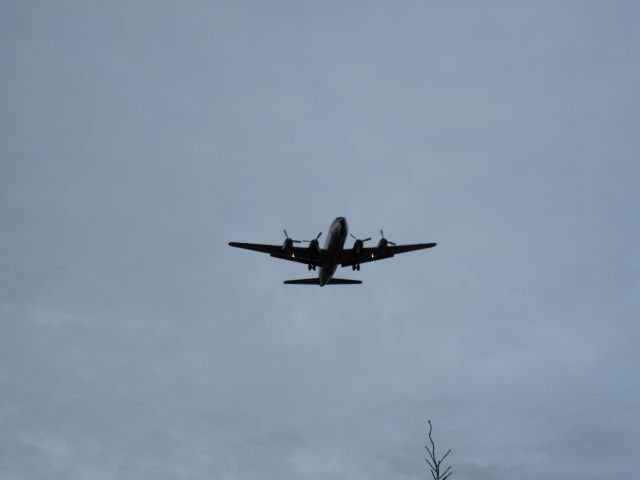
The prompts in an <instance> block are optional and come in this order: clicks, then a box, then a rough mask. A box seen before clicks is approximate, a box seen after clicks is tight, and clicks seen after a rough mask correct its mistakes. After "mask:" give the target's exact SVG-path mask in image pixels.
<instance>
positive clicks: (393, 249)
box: [339, 243, 436, 267]
mask: <svg viewBox="0 0 640 480" xmlns="http://www.w3.org/2000/svg"><path fill="white" fill-rule="evenodd" d="M435 246H436V244H435V243H414V244H410V245H388V246H387V247H386V248H385V249H384V250H379V249H378V247H368V248H363V249H362V250H361V251H360V252H359V253H356V252H354V251H353V249H347V250H343V251H342V256H341V258H340V260H339V262H340V265H341V266H342V267H349V266H351V265H359V264H361V263H367V262H375V261H376V260H384V259H385V258H391V257H394V256H395V255H397V254H399V253H405V252H413V251H414V250H423V249H425V248H433V247H435Z"/></svg>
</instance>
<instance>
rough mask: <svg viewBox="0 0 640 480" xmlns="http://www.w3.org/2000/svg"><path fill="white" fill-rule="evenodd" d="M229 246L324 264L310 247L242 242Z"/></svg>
mask: <svg viewBox="0 0 640 480" xmlns="http://www.w3.org/2000/svg"><path fill="white" fill-rule="evenodd" d="M229 246H231V247H236V248H244V249H245V250H253V251H254V252H261V253H268V254H269V255H271V256H272V257H274V258H280V259H282V260H289V261H291V262H298V263H304V264H307V265H309V264H311V265H315V266H316V267H320V266H322V259H321V258H320V257H319V256H318V255H317V254H314V252H312V251H310V250H309V249H308V248H302V247H292V248H291V250H290V251H285V250H283V249H282V245H265V244H263V243H240V242H229Z"/></svg>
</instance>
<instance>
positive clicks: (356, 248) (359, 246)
mask: <svg viewBox="0 0 640 480" xmlns="http://www.w3.org/2000/svg"><path fill="white" fill-rule="evenodd" d="M363 248H364V242H363V241H362V240H359V239H358V240H356V241H355V242H353V252H354V253H355V254H356V255H358V254H359V253H360V252H362V249H363Z"/></svg>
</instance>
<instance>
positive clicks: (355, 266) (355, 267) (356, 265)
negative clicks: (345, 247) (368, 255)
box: [351, 263, 360, 271]
mask: <svg viewBox="0 0 640 480" xmlns="http://www.w3.org/2000/svg"><path fill="white" fill-rule="evenodd" d="M351 269H352V270H354V271H355V270H358V271H360V264H359V263H357V264H355V265H351Z"/></svg>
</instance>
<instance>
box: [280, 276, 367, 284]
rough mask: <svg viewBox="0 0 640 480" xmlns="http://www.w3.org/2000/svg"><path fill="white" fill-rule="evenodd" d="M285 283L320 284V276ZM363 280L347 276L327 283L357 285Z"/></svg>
mask: <svg viewBox="0 0 640 480" xmlns="http://www.w3.org/2000/svg"><path fill="white" fill-rule="evenodd" d="M284 283H285V285H320V280H318V278H317V277H316V278H301V279H300V280H285V281H284ZM360 283H362V280H351V279H346V278H332V279H331V280H329V282H328V283H327V285H356V284H360Z"/></svg>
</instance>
